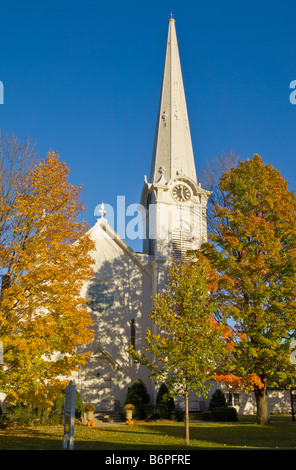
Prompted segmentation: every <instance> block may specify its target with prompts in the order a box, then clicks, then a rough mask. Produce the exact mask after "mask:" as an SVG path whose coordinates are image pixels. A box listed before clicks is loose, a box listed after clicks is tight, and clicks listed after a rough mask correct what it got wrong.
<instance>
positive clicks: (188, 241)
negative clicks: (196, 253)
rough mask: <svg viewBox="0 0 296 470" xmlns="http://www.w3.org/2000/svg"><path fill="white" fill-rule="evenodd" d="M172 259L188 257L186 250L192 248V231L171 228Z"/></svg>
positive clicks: (177, 259)
mask: <svg viewBox="0 0 296 470" xmlns="http://www.w3.org/2000/svg"><path fill="white" fill-rule="evenodd" d="M172 235H173V237H172V242H173V259H174V260H176V261H182V260H183V261H185V260H188V259H190V255H189V254H188V250H193V249H194V243H193V238H192V233H190V232H189V231H188V230H173V233H172Z"/></svg>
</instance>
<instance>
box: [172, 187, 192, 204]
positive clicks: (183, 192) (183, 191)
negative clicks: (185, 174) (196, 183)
mask: <svg viewBox="0 0 296 470" xmlns="http://www.w3.org/2000/svg"><path fill="white" fill-rule="evenodd" d="M172 195H173V198H174V199H175V200H176V201H178V202H186V201H189V199H190V198H191V191H190V189H189V188H188V186H186V185H185V184H182V183H178V184H176V186H174V187H173V190H172Z"/></svg>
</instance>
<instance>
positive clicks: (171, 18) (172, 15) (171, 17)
mask: <svg viewBox="0 0 296 470" xmlns="http://www.w3.org/2000/svg"><path fill="white" fill-rule="evenodd" d="M173 19H174V14H173V12H172V11H171V16H170V20H173Z"/></svg>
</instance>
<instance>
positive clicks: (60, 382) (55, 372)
mask: <svg viewBox="0 0 296 470" xmlns="http://www.w3.org/2000/svg"><path fill="white" fill-rule="evenodd" d="M68 174H69V168H68V167H67V166H66V164H65V163H63V162H60V161H59V158H58V155H57V154H56V153H54V152H52V153H48V154H47V157H46V158H45V159H44V160H42V161H40V163H39V164H37V165H36V166H35V167H34V168H33V170H31V171H30V172H29V173H28V175H27V177H26V178H23V179H22V180H21V181H20V182H19V184H18V186H17V188H16V196H15V198H14V201H13V206H12V207H11V208H10V215H9V219H10V223H9V236H7V237H6V244H5V246H3V247H2V249H3V250H4V251H5V256H4V257H3V258H2V259H5V265H2V272H3V273H4V272H5V276H3V280H4V282H2V291H1V301H0V341H1V342H2V344H3V347H4V365H3V366H2V367H1V370H0V390H1V391H2V392H4V393H6V395H7V400H8V402H10V403H12V404H15V403H24V404H26V403H33V404H36V405H40V406H50V404H52V402H53V400H54V398H55V397H56V396H57V394H58V392H59V390H60V389H61V388H62V387H64V385H65V380H64V379H66V378H67V377H69V376H70V375H71V373H72V371H74V370H75V369H76V368H77V366H79V365H80V364H84V363H85V361H86V356H85V354H78V353H77V347H78V346H79V345H81V344H85V343H87V342H88V341H90V340H92V338H93V332H92V330H91V328H90V326H91V319H90V316H89V314H88V312H87V309H86V308H85V306H84V300H83V299H82V298H81V297H80V290H81V287H82V284H83V282H84V281H85V280H86V279H88V278H89V277H90V276H91V274H92V260H91V258H90V251H91V250H92V249H93V244H92V241H91V240H90V239H89V237H88V236H87V235H85V231H86V224H85V223H84V222H83V221H81V220H80V215H81V212H82V210H83V206H82V204H81V202H80V198H79V193H80V188H78V187H75V186H73V185H72V184H70V183H69V182H68V180H67V178H68ZM63 377H64V379H63Z"/></svg>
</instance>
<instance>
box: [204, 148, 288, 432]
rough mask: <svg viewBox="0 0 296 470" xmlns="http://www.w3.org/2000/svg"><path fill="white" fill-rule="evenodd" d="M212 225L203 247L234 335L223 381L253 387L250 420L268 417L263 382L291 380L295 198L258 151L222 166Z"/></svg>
mask: <svg viewBox="0 0 296 470" xmlns="http://www.w3.org/2000/svg"><path fill="white" fill-rule="evenodd" d="M220 189H221V190H222V191H223V192H224V196H225V198H224V200H225V203H226V204H225V206H224V207H221V206H219V205H217V206H216V208H215V217H216V220H217V223H218V226H219V232H218V233H217V232H216V233H215V234H212V235H211V236H210V241H211V242H209V243H208V244H206V245H205V246H204V247H203V252H204V254H205V255H206V256H207V257H208V259H209V260H210V262H211V263H212V266H213V268H215V269H216V270H217V271H218V272H219V279H218V289H217V295H216V299H217V302H218V306H219V313H220V315H221V317H223V318H224V319H225V320H227V321H228V322H231V324H232V325H233V331H234V333H235V335H236V341H235V348H234V351H233V357H234V361H233V367H234V369H233V370H232V372H229V373H226V374H225V375H224V377H221V380H222V379H223V381H224V383H226V384H227V383H228V382H229V383H233V382H236V386H241V387H249V388H251V389H252V390H254V393H255V397H256V402H257V423H258V424H266V423H268V409H267V387H271V386H279V385H282V384H283V383H288V384H295V368H294V366H292V364H291V363H290V360H289V357H290V353H291V351H290V343H291V340H292V339H293V338H294V337H295V327H296V308H295V307H296V303H295V294H296V290H295V286H296V250H295V246H296V198H295V194H294V192H292V191H289V190H288V182H287V181H286V180H285V179H284V178H283V177H282V176H281V175H280V172H279V171H277V170H276V169H274V168H273V167H272V165H265V164H264V163H263V161H262V159H261V157H260V156H259V155H254V156H253V158H252V159H251V160H247V161H246V162H240V163H239V165H238V166H237V168H235V169H232V170H231V171H229V172H227V173H224V175H223V176H222V178H221V182H220Z"/></svg>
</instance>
